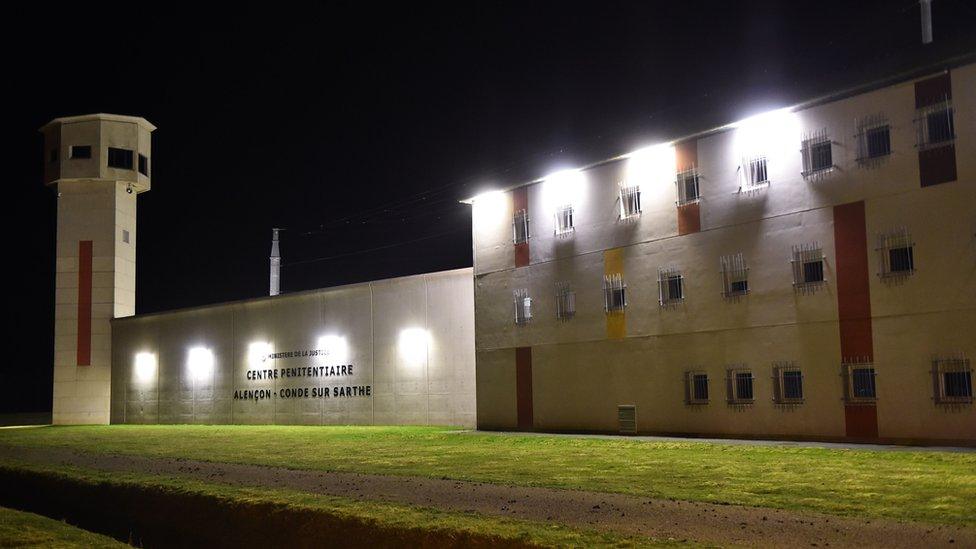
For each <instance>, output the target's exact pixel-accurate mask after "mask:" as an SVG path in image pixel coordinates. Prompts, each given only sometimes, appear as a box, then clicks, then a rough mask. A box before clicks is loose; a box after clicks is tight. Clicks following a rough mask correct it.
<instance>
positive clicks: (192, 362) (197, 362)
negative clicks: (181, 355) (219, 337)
mask: <svg viewBox="0 0 976 549" xmlns="http://www.w3.org/2000/svg"><path fill="white" fill-rule="evenodd" d="M186 364H187V367H188V368H189V370H190V375H191V376H192V377H193V378H194V379H206V378H207V377H208V376H210V373H211V372H213V365H214V357H213V352H211V351H210V349H207V348H205V347H193V348H192V349H190V351H189V352H188V353H187V357H186Z"/></svg>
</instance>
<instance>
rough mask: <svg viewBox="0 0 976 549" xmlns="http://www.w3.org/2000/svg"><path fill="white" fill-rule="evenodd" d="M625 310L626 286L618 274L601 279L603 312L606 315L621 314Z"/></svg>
mask: <svg viewBox="0 0 976 549" xmlns="http://www.w3.org/2000/svg"><path fill="white" fill-rule="evenodd" d="M626 308H627V284H626V283H625V282H624V280H623V277H622V276H621V275H620V273H614V274H609V275H604V277H603V310H604V312H606V313H616V312H622V311H623V310H624V309H626Z"/></svg>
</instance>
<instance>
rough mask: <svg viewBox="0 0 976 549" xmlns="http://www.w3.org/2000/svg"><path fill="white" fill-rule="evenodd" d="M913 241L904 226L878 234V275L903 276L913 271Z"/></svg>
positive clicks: (888, 276)
mask: <svg viewBox="0 0 976 549" xmlns="http://www.w3.org/2000/svg"><path fill="white" fill-rule="evenodd" d="M914 250H915V243H914V242H912V236H911V234H910V233H909V232H908V229H907V228H906V227H897V228H895V229H891V230H890V231H888V232H886V233H881V234H879V235H878V247H877V248H875V251H877V252H878V276H880V277H882V278H893V277H904V276H909V275H911V274H912V273H914V272H915V254H914Z"/></svg>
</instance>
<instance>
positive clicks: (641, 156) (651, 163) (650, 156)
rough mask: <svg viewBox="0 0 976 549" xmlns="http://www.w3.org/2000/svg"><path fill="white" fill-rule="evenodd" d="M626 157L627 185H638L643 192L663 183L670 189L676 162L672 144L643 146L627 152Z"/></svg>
mask: <svg viewBox="0 0 976 549" xmlns="http://www.w3.org/2000/svg"><path fill="white" fill-rule="evenodd" d="M627 158H628V160H627V167H626V176H625V177H626V181H625V184H626V185H627V186H635V185H637V186H640V187H641V192H644V193H647V192H649V191H651V190H652V189H654V188H658V187H659V186H664V185H666V186H667V187H668V189H669V190H670V189H671V185H672V184H673V183H674V174H675V163H676V161H675V154H674V146H673V145H671V144H670V143H663V144H660V145H653V146H651V147H645V148H643V149H640V150H637V151H634V152H632V153H630V154H628V155H627Z"/></svg>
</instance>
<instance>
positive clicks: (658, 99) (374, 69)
mask: <svg viewBox="0 0 976 549" xmlns="http://www.w3.org/2000/svg"><path fill="white" fill-rule="evenodd" d="M31 4H33V5H35V6H36V7H30V8H25V7H22V6H18V7H13V6H8V7H6V8H5V15H4V21H3V22H2V23H0V31H2V32H0V45H2V51H3V54H2V55H3V57H4V60H3V64H2V67H3V83H2V84H0V86H2V88H3V90H4V94H3V95H4V104H5V106H6V107H7V108H6V113H7V114H6V119H5V121H4V123H3V124H2V125H0V133H2V139H3V151H4V154H3V159H4V162H5V164H6V168H7V169H8V173H7V176H6V178H5V179H6V181H5V189H6V190H7V192H8V193H9V194H8V197H9V198H8V200H7V202H6V208H5V209H6V215H4V216H3V217H4V221H3V223H4V229H5V230H4V234H5V235H6V236H5V238H4V239H3V241H4V248H5V254H6V256H7V260H6V261H5V263H6V268H5V269H4V272H6V273H7V274H8V276H9V278H7V279H6V280H5V281H4V287H5V290H6V293H7V295H8V297H7V299H6V300H5V301H6V304H7V306H6V316H7V318H8V322H12V324H8V326H10V327H9V328H8V334H10V335H11V336H12V337H11V340H8V341H9V343H8V344H9V345H10V346H11V347H12V349H13V352H12V353H4V355H5V356H6V357H7V358H6V360H4V361H3V362H2V363H0V368H2V378H0V379H2V382H3V385H4V388H5V391H4V393H5V397H4V398H2V399H0V412H11V411H29V410H50V406H51V379H52V355H53V349H52V346H53V324H54V322H53V316H54V238H55V207H56V203H55V193H54V192H53V191H52V190H51V189H48V188H45V187H44V186H43V185H42V183H41V168H42V151H41V139H40V135H39V134H38V133H37V128H39V127H40V126H42V125H43V124H45V123H46V122H47V121H49V120H50V119H52V118H54V117H58V116H68V115H75V114H86V113H92V112H111V113H117V114H128V115H137V116H143V117H145V118H147V119H148V120H149V121H150V122H152V123H153V124H155V125H156V126H158V127H159V129H158V130H157V131H156V132H155V133H153V157H152V160H153V164H152V183H153V189H152V191H150V192H149V193H147V194H143V195H141V196H140V197H139V214H138V223H139V225H138V267H137V269H138V270H137V273H138V275H137V284H136V287H137V312H139V313H147V312H152V311H160V310H166V309H174V308H179V307H187V306H193V305H202V304H206V303H215V302H220V301H226V300H233V299H242V298H248V297H255V296H261V295H264V294H266V292H267V288H268V259H267V256H268V252H269V247H270V243H269V240H270V233H271V230H270V229H271V228H272V227H275V226H277V227H284V228H286V229H287V231H286V232H284V233H283V235H282V255H283V262H284V267H283V268H282V289H283V291H285V292H288V291H296V290H302V289H309V288H318V287H324V286H331V285H336V284H344V283H350V282H358V281H365V280H370V279H376V278H383V277H390V276H399V275H407V274H413V273H420V272H427V271H436V270H442V269H450V268H456V267H464V266H470V265H471V237H470V227H469V223H470V211H469V209H468V206H464V205H461V204H458V202H457V201H458V199H461V198H465V197H467V196H470V195H472V194H475V193H476V192H478V191H481V190H485V189H488V188H491V187H492V186H495V187H499V186H505V185H510V184H514V183H519V182H522V181H526V180H531V179H535V178H537V177H540V176H542V175H545V174H546V173H549V172H551V171H554V170H555V169H558V168H567V167H573V166H578V165H582V164H585V163H588V162H592V161H595V160H600V159H603V158H607V157H610V156H613V155H616V154H620V153H624V152H627V151H629V150H633V149H635V148H638V147H640V146H644V145H649V144H653V143H654V142H656V141H658V140H662V139H665V138H669V137H675V136H679V135H683V134H687V133H691V132H694V131H698V130H703V129H707V128H710V127H713V126H716V125H719V124H722V123H725V122H729V121H732V120H735V119H739V118H742V117H744V116H746V115H748V114H755V113H757V112H760V111H763V110H767V109H769V108H774V107H778V106H784V105H788V104H790V103H794V102H797V101H800V100H803V99H808V98H811V97H815V96H818V95H822V94H825V93H829V92H831V91H834V90H837V89H840V88H844V87H849V86H853V85H857V84H862V83H865V82H869V81H872V80H875V79H877V78H880V77H884V76H888V75H891V74H894V73H898V72H901V71H903V70H906V69H910V68H913V67H916V66H919V65H927V64H930V63H932V62H935V61H938V60H941V59H945V58H947V57H950V56H953V55H958V54H961V53H966V52H973V51H976V4H974V3H973V2H970V1H968V0H935V1H934V2H933V14H934V20H935V43H934V44H932V45H929V46H922V45H921V43H920V32H919V8H918V5H917V2H913V1H910V0H884V1H857V2H852V1H850V0H846V1H832V0H831V1H820V2H813V3H811V2H792V1H791V2H785V1H784V2H729V1H723V2H714V3H703V2H692V1H678V2H669V3H656V2H607V1H604V2H591V3H590V4H573V3H570V2H535V1H532V2H529V1H523V2H512V3H506V2H452V3H445V4H427V3H418V2H410V3H399V4H398V5H397V4H394V3H389V2H353V3H348V4H344V3H339V2H336V3H329V4H327V5H326V6H321V7H317V8H312V7H296V6H284V5H281V6H279V5H277V4H275V3H267V2H265V3H261V4H259V5H258V6H256V7H252V8H249V7H246V6H242V5H239V4H236V3H235V4H222V5H221V6H223V7H222V8H221V10H220V11H219V12H212V13H211V12H207V11H204V10H203V8H202V6H203V4H202V3H198V4H197V5H194V6H189V7H187V6H184V7H174V6H171V5H169V4H161V5H157V6H150V5H148V4H146V3H142V2H130V3H126V4H103V3H99V2H95V3H92V2H87V3H73V4H69V5H58V4H50V3H31ZM974 93H976V92H974Z"/></svg>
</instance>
